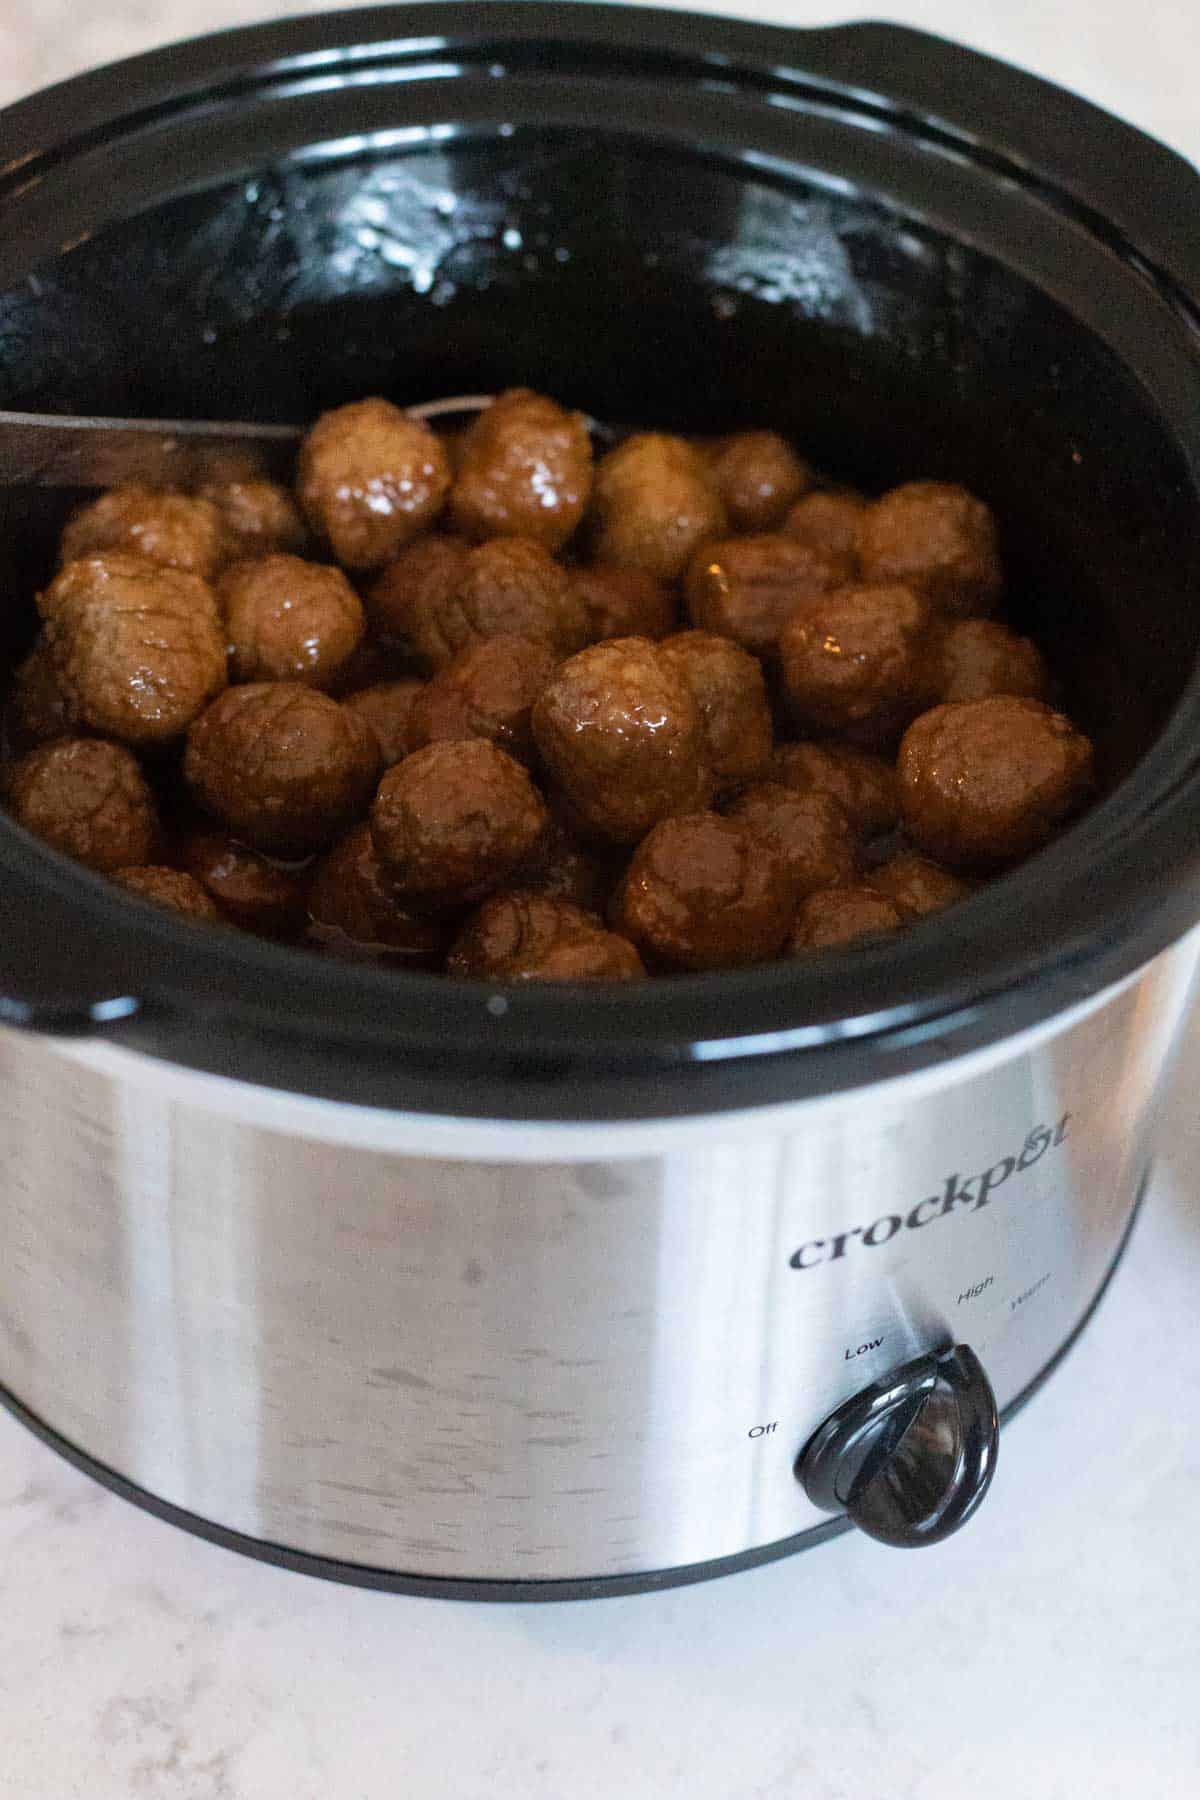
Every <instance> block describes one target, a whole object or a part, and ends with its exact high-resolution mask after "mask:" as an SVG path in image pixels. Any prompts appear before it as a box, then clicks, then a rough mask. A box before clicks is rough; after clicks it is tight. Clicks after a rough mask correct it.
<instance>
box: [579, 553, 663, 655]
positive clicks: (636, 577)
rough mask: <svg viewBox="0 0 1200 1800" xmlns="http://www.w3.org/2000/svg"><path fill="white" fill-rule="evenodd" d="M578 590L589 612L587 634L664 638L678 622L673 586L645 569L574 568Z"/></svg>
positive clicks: (598, 637)
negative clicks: (670, 586)
mask: <svg viewBox="0 0 1200 1800" xmlns="http://www.w3.org/2000/svg"><path fill="white" fill-rule="evenodd" d="M571 582H572V585H573V586H574V589H575V592H576V593H577V594H578V595H579V598H580V599H581V600H582V601H583V605H584V611H585V612H586V614H587V622H588V637H589V638H590V639H591V640H592V641H593V642H594V643H599V642H600V640H601V639H602V638H615V637H647V638H663V637H666V635H667V633H668V632H670V631H674V629H675V627H676V625H677V624H678V622H679V602H678V600H677V599H676V597H675V595H674V594H673V593H672V591H671V589H670V588H668V587H667V586H665V584H664V583H663V582H661V581H656V580H655V578H654V576H653V575H647V573H646V571H645V569H617V568H612V567H610V566H609V564H607V563H593V564H592V565H591V567H590V568H586V569H575V570H573V571H572V574H571Z"/></svg>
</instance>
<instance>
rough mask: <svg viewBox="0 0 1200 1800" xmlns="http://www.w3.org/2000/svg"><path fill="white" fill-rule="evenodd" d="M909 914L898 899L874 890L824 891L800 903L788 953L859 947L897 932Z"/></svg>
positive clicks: (836, 888) (828, 889) (854, 888)
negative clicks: (898, 902) (861, 944)
mask: <svg viewBox="0 0 1200 1800" xmlns="http://www.w3.org/2000/svg"><path fill="white" fill-rule="evenodd" d="M906 918H907V915H906V914H905V913H904V912H903V911H902V909H901V908H900V906H899V905H897V903H896V901H895V900H892V899H889V897H888V896H887V895H886V894H881V893H879V892H878V891H877V890H876V889H875V888H873V887H867V886H860V887H853V886H850V887H831V888H822V889H821V890H820V892H819V893H816V894H810V895H809V896H808V898H807V899H806V900H802V901H801V902H800V908H799V911H798V912H797V914H796V917H795V920H794V922H793V924H792V931H791V936H790V937H789V939H788V952H789V954H790V955H792V956H796V955H798V954H800V953H801V952H802V951H805V950H828V949H832V948H833V947H834V946H835V945H837V944H856V943H859V942H860V941H862V940H863V939H869V938H874V937H878V936H880V935H881V934H882V933H883V932H888V931H895V930H897V928H898V927H899V926H901V925H903V924H905V923H906Z"/></svg>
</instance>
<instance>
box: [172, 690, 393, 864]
mask: <svg viewBox="0 0 1200 1800" xmlns="http://www.w3.org/2000/svg"><path fill="white" fill-rule="evenodd" d="M378 770H379V745H378V743H377V742H376V739H375V734H374V732H373V731H372V730H371V728H370V726H369V725H367V724H366V723H365V722H364V721H363V720H362V719H360V718H358V717H357V716H356V715H355V714H354V713H352V712H348V711H347V710H346V708H345V707H343V706H339V705H338V703H337V701H336V700H331V699H330V698H329V696H328V695H327V694H320V693H317V692H316V691H315V689H313V688H308V687H304V686H302V685H301V684H300V683H299V682H293V681H278V682H270V681H259V682H250V683H248V684H247V685H246V686H245V687H234V688H229V689H228V690H227V691H226V692H225V693H224V694H222V695H221V696H220V698H219V699H217V700H214V702H213V704H212V705H211V706H210V707H209V708H208V709H207V711H205V712H203V713H201V715H200V717H199V718H198V719H197V720H196V722H195V724H194V725H193V726H192V728H191V730H190V732H189V733H188V743H187V752H186V755H185V757H184V774H185V776H186V777H187V781H188V785H189V786H190V788H191V790H192V792H193V794H194V795H195V797H196V799H197V800H198V801H199V802H200V804H201V806H202V807H203V808H204V809H205V811H206V812H208V813H209V814H211V816H212V817H213V818H215V819H219V820H220V821H221V823H222V824H223V825H226V826H228V828H229V830H230V831H231V832H233V833H234V835H235V836H236V837H238V838H241V839H243V840H244V841H245V842H246V843H248V844H249V845H250V846H251V848H252V849H256V850H265V851H267V852H268V853H269V854H273V855H276V856H306V855H308V854H309V853H310V852H311V851H313V850H320V849H321V848H323V846H324V845H326V844H328V843H329V842H330V841H331V840H332V839H333V838H335V837H337V836H339V835H340V834H341V833H342V832H344V831H345V830H347V829H348V827H349V826H350V825H352V824H353V823H354V821H355V820H356V819H357V818H359V817H361V815H362V814H363V813H364V812H365V810H366V807H367V803H368V801H369V799H370V797H371V790H372V788H373V787H374V784H375V778H376V775H377V773H378Z"/></svg>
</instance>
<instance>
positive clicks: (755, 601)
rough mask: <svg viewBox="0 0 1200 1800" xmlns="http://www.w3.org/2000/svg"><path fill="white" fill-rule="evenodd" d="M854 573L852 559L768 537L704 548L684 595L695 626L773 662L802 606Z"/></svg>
mask: <svg viewBox="0 0 1200 1800" xmlns="http://www.w3.org/2000/svg"><path fill="white" fill-rule="evenodd" d="M851 573H852V566H851V564H850V562H849V560H848V559H847V558H846V557H839V556H832V555H830V554H829V553H828V552H826V551H824V550H814V549H812V548H811V547H810V546H809V545H808V544H802V543H801V542H800V541H799V539H798V538H792V537H784V536H783V535H782V533H774V534H770V533H768V534H765V535H763V536H761V537H745V538H727V539H725V540H724V541H722V542H719V543H709V544H704V545H702V546H701V548H700V549H699V550H698V551H697V552H696V554H695V556H694V557H693V558H692V561H691V564H690V566H689V568H688V572H687V581H686V583H685V590H684V591H685V593H686V596H687V604H688V612H689V614H690V616H691V620H692V623H693V625H696V626H698V627H699V629H700V630H701V631H713V632H716V633H717V635H718V636H719V637H727V638H732V639H733V640H734V642H735V643H738V644H741V646H742V648H743V649H745V650H749V651H751V652H752V653H753V654H754V655H755V656H767V655H769V654H770V652H771V651H773V650H774V648H775V644H776V640H777V639H778V637H779V633H780V632H781V630H782V629H783V627H784V625H785V624H786V623H787V621H788V620H789V619H790V618H791V616H792V614H793V613H794V612H795V610H796V608H797V606H798V605H799V604H800V602H801V601H803V600H809V599H812V598H815V597H816V596H818V595H821V594H827V593H829V592H830V591H831V590H832V589H833V588H838V587H841V586H843V585H844V583H845V582H847V581H848V580H849V579H850V576H851Z"/></svg>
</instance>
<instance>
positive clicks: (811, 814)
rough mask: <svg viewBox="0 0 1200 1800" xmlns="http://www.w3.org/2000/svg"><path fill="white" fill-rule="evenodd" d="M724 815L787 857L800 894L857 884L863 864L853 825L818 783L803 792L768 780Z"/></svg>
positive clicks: (797, 891) (797, 893) (787, 866)
mask: <svg viewBox="0 0 1200 1800" xmlns="http://www.w3.org/2000/svg"><path fill="white" fill-rule="evenodd" d="M725 816H726V818H728V819H734V820H736V822H737V823H738V824H739V825H741V826H743V827H744V828H745V829H746V830H747V831H748V832H749V833H750V834H751V836H752V837H756V838H758V839H759V840H760V841H761V842H762V843H764V844H766V845H767V846H768V847H769V848H770V849H771V850H773V851H774V852H775V854H776V856H778V857H779V858H780V859H781V860H782V862H783V863H784V865H785V867H786V869H787V871H788V874H789V875H790V877H791V880H792V890H793V892H794V893H795V895H796V897H797V899H803V898H804V896H805V895H807V894H815V893H816V892H817V891H818V889H820V888H831V887H847V886H849V885H851V884H852V883H853V881H854V878H855V874H856V872H857V863H858V859H857V855H856V844H855V836H854V828H853V826H852V825H851V823H850V821H849V819H848V818H847V817H846V814H845V812H844V811H843V810H842V808H841V807H840V806H839V805H838V803H837V801H836V800H834V799H833V798H832V797H831V796H830V795H829V794H822V793H820V792H818V791H817V790H816V789H815V788H814V789H811V790H810V791H809V792H808V793H806V794H798V793H797V792H796V791H795V789H794V788H787V787H781V786H780V785H779V783H778V782H774V781H763V782H759V783H757V784H756V785H755V786H754V787H748V788H747V789H746V790H745V792H744V793H742V794H740V795H739V796H738V798H737V800H735V801H734V803H733V805H732V806H730V807H728V808H727V809H726V813H725Z"/></svg>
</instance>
